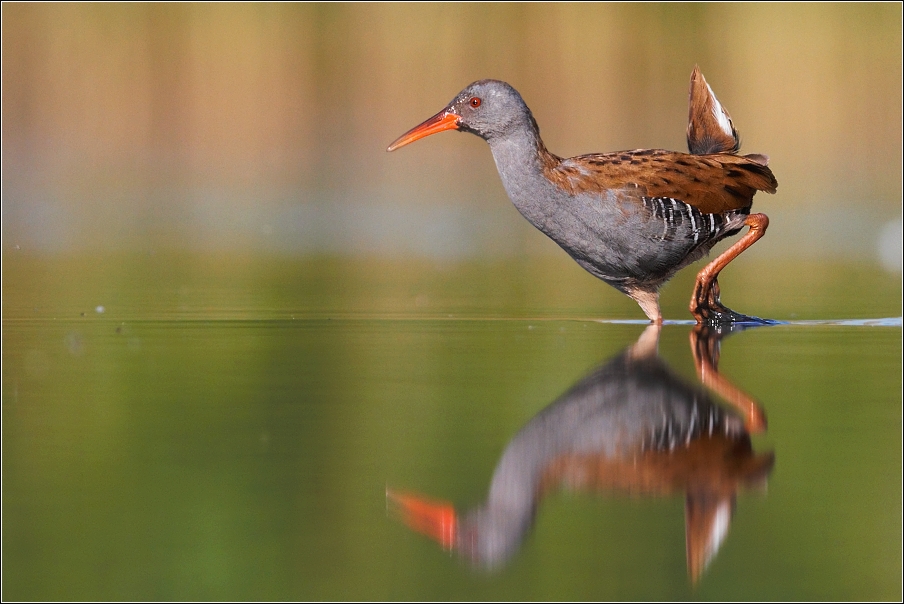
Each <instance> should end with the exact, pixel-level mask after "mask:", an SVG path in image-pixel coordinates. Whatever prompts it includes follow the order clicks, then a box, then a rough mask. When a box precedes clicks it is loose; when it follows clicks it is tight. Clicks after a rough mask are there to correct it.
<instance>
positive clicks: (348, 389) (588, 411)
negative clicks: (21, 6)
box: [2, 252, 902, 600]
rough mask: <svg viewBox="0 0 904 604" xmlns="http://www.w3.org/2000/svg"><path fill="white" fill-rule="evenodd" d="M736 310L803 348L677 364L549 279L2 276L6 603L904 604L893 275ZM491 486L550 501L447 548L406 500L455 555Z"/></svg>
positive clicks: (599, 304) (279, 267)
mask: <svg viewBox="0 0 904 604" xmlns="http://www.w3.org/2000/svg"><path fill="white" fill-rule="evenodd" d="M739 265H741V266H747V265H743V263H740V262H739ZM816 269H819V270H816ZM692 277H693V275H682V276H680V277H679V278H678V279H677V280H676V282H675V283H673V284H670V285H669V286H668V287H667V289H666V291H665V293H664V310H665V314H666V317H667V318H671V319H681V320H685V319H688V318H689V317H688V315H687V311H686V297H687V296H686V294H687V293H688V292H690V285H689V284H690V281H689V279H692ZM722 286H723V292H724V298H725V300H726V302H727V303H728V304H729V305H731V306H733V307H736V308H737V310H740V311H743V312H749V313H753V314H758V315H761V316H770V317H774V318H777V319H783V320H791V321H793V322H792V323H790V324H786V325H780V326H775V327H763V328H757V329H753V330H747V331H743V332H740V333H734V334H731V335H730V336H728V337H726V338H724V339H722V340H721V342H720V343H719V342H716V341H715V340H710V341H709V342H707V341H706V340H702V339H701V338H700V336H699V335H695V333H694V332H693V331H692V329H691V326H690V325H688V324H684V323H679V324H667V325H665V326H664V327H663V329H662V330H661V332H660V333H659V334H658V353H657V352H656V349H655V346H650V345H649V344H650V339H649V335H650V333H649V332H646V335H644V334H645V324H644V323H643V322H642V321H640V319H641V318H642V315H641V314H640V311H639V310H638V309H637V308H636V307H635V306H633V303H631V302H630V301H629V300H626V299H622V297H621V296H620V295H619V294H617V293H616V292H614V291H612V290H611V288H607V287H606V286H604V285H603V284H601V283H599V282H597V281H595V280H593V279H592V278H590V277H587V276H586V275H584V274H583V272H582V271H580V269H579V268H577V267H571V266H570V264H569V265H565V264H564V263H556V262H554V261H547V260H542V259H541V260H537V261H529V260H524V261H509V262H504V263H499V264H493V265H481V264H479V263H470V264H469V263H457V264H442V263H435V264H430V263H421V264H419V263H416V262H404V261H385V262H376V261H367V262H364V261H352V260H336V259H332V260H331V259H323V260H305V261H297V262H296V261H287V260H279V259H273V258H259V257H256V258H218V257H192V256H174V257H163V256H158V255H146V256H141V257H121V258H120V257H116V258H110V257H96V258H69V259H66V260H63V259H55V258H35V257H29V256H27V255H24V254H19V253H16V252H11V253H7V254H5V255H4V272H3V390H2V395H3V556H4V564H3V597H4V598H6V599H58V600H63V599H95V600H103V599H130V598H135V599H162V600H182V599H212V600H216V599H230V598H237V599H268V600H282V599H303V600H312V599H356V598H364V599H405V600H418V599H478V598H492V599H514V600H522V599H524V600H530V599H546V598H550V599H628V600H645V599H660V598H661V599H696V598H699V599H729V600H756V599H760V598H762V599H809V598H813V599H830V600H846V599H870V598H878V599H891V600H894V599H897V598H900V597H901V595H902V594H901V567H902V559H901V544H902V541H901V534H902V524H901V510H902V481H901V474H902V449H901V440H902V397H901V393H902V330H901V320H900V308H901V282H900V275H894V274H887V273H883V272H881V271H878V270H876V269H873V268H870V267H863V266H855V265H852V266H846V265H833V266H817V267H815V268H814V266H803V267H796V268H787V269H785V270H783V271H770V272H769V274H751V273H749V272H748V273H746V274H745V273H744V271H735V273H734V274H726V275H725V277H724V279H723V281H722ZM600 317H603V318H606V319H613V320H614V321H606V322H601V321H597V320H594V319H598V318H600ZM889 317H891V320H885V321H868V319H887V318H889ZM839 319H854V320H859V321H854V322H848V323H839V322H837V321H833V320H839ZM820 320H822V321H829V322H826V323H818V322H817V321H820ZM864 320H867V321H864ZM653 335H654V336H655V335H656V334H653ZM643 337H646V338H647V339H646V340H644V339H643ZM695 338H696V343H697V344H698V345H697V346H693V345H692V344H693V343H694V342H695ZM653 343H654V344H655V337H654V338H653ZM707 343H708V344H709V345H710V346H711V347H712V349H713V350H715V349H716V348H718V347H719V346H720V347H721V348H720V352H721V354H720V355H719V356H718V358H717V359H716V358H713V357H712V356H709V357H707V355H706V354H705V351H707V350H710V348H708V347H707V346H706V344H707ZM695 355H696V357H695ZM701 362H702V363H703V364H704V365H706V364H707V363H710V364H711V365H715V364H717V365H718V367H717V370H718V373H717V374H716V375H718V376H720V378H721V379H723V380H724V381H723V383H724V384H729V385H730V386H728V387H727V388H729V390H724V389H723V391H722V394H723V396H722V397H720V396H717V395H715V394H712V393H711V392H708V391H707V390H706V389H704V387H703V386H702V385H701V384H700V381H699V379H698V371H697V368H696V366H695V363H697V364H698V365H699V364H700V363H701ZM711 365H706V367H707V371H708V372H709V373H708V375H710V376H711V375H713V373H714V371H715V370H716V368H715V367H713V366H711ZM726 392H728V393H729V394H726ZM731 393H734V395H731ZM731 396H735V398H736V400H745V401H749V402H750V401H756V402H757V404H759V405H760V406H761V407H759V408H760V409H762V411H764V413H765V415H766V417H767V418H768V428H766V429H765V430H762V431H759V432H757V431H756V430H754V429H751V426H750V424H749V422H748V424H747V425H745V424H744V422H743V419H744V414H742V413H739V412H738V411H737V410H736V409H735V407H733V406H732V405H731V404H729V403H728V402H726V399H727V398H731ZM751 404H753V403H752V402H751ZM651 405H652V407H650V406H651ZM648 407H650V408H653V409H654V411H650V410H649V408H648ZM541 412H542V413H541ZM538 414H540V415H539V416H538ZM665 416H667V417H666V419H665V420H663V417H665ZM691 416H693V417H694V418H695V419H693V420H689V419H688V418H689V417H691ZM703 417H712V418H716V419H715V420H713V421H715V424H713V425H715V426H716V427H717V429H716V430H715V432H716V436H713V437H710V436H709V435H708V428H707V426H706V424H705V422H704V423H699V422H700V421H701V418H703ZM569 422H570V423H569ZM657 422H658V423H657ZM663 422H665V423H663ZM688 422H691V423H692V424H693V425H694V426H696V428H688ZM693 422H698V423H695V424H694V423H693ZM700 426H702V428H701V427H700ZM726 426H727V427H726ZM632 430H633V431H634V432H637V433H638V434H642V435H643V437H644V438H645V439H646V443H648V442H649V439H650V438H654V440H655V439H659V440H660V441H662V442H668V440H669V439H670V438H671V439H672V440H676V442H677V444H675V445H674V446H673V448H672V449H671V451H669V449H668V446H666V448H665V451H666V452H662V451H651V448H650V445H649V444H644V445H643V446H642V447H641V446H639V445H638V446H635V445H634V444H632V443H633V440H632V438H633V436H632V434H634V432H632ZM720 430H721V434H722V436H719V433H720ZM579 435H582V436H579ZM580 439H583V440H581V442H577V441H578V440H580ZM720 439H721V440H720ZM656 447H659V448H660V449H661V443H660V445H656ZM654 448H655V447H654ZM513 459H514V461H512V460H513ZM512 468H514V470H512ZM503 475H504V476H503ZM499 476H503V478H498V477H499ZM506 476H515V478H511V477H509V478H506ZM494 477H495V478H494ZM531 481H533V482H531ZM491 484H492V485H493V487H492V489H495V490H494V491H493V492H495V493H499V492H501V493H503V495H504V497H503V499H504V498H505V497H510V498H511V499H515V498H516V495H514V491H517V490H518V489H520V490H521V491H524V492H525V493H527V497H526V499H524V500H523V501H522V500H519V501H518V502H516V504H513V505H511V506H509V508H508V510H507V511H503V512H500V513H498V514H495V512H494V514H495V516H494V517H493V518H491V519H490V520H491V521H490V522H489V523H484V524H482V525H480V527H479V531H476V532H473V533H471V537H470V541H469V542H468V543H470V544H471V545H470V546H468V545H467V543H465V542H464V541H461V540H459V541H455V540H453V541H450V542H449V545H452V546H453V547H452V549H451V551H450V550H449V549H448V548H444V547H442V546H441V545H440V544H439V543H436V542H435V541H434V540H433V539H432V538H431V537H429V536H428V535H425V534H424V533H430V532H436V530H435V527H436V526H437V525H436V524H435V523H434V524H431V522H432V520H425V518H426V516H420V517H419V516H418V515H417V510H414V511H413V508H406V507H405V506H404V505H401V504H400V503H399V501H397V500H387V496H386V493H387V490H388V489H389V490H392V491H393V492H395V493H404V494H407V495H409V496H411V495H413V494H417V496H418V497H421V498H423V500H430V502H431V503H432V505H434V506H435V507H434V508H430V509H433V510H442V514H445V516H443V517H444V518H447V519H448V518H452V517H453V515H455V516H456V517H457V522H458V525H457V526H458V529H459V530H460V531H462V532H463V531H464V529H466V528H467V527H468V526H469V525H468V522H469V520H468V519H469V518H474V517H475V516H474V513H473V512H474V510H483V511H486V509H487V507H483V506H484V505H485V502H486V500H487V498H488V493H490V491H491V490H492V489H491ZM499 485H502V486H501V487H500V486H499ZM491 499H492V497H491ZM524 502H526V503H524ZM521 504H524V505H527V506H528V508H529V509H528V513H527V514H526V515H524V516H523V518H521V519H520V520H518V521H517V522H514V524H517V525H518V526H517V527H516V528H515V529H512V528H510V527H508V524H512V521H511V519H512V518H514V514H515V511H514V508H516V507H518V505H521ZM503 507H505V506H503ZM686 507H687V509H686ZM418 509H419V510H420V511H421V512H423V508H418ZM453 509H454V511H453ZM732 510H733V513H732ZM509 511H510V512H511V514H508V512H509ZM489 515H491V514H484V516H489ZM436 517H437V516H431V517H430V518H433V519H435V518H436ZM418 522H420V524H418ZM409 525H417V526H416V529H418V530H414V529H412V528H411V527H410V526H409ZM492 531H496V532H497V533H498V535H499V536H498V539H499V542H502V541H505V543H506V546H505V549H506V551H505V552H504V555H496V556H490V555H489V554H486V555H483V556H480V555H478V554H477V553H476V552H477V549H479V548H475V547H474V544H478V545H479V544H480V543H482V542H480V539H481V538H482V537H481V535H487V534H490V533H491V532H492ZM477 533H479V535H478V536H474V535H475V534H477ZM686 533H688V534H689V535H690V536H689V537H688V536H687V535H686ZM689 544H690V545H689ZM695 557H696V558H695ZM689 558H692V559H696V560H698V562H694V563H692V562H691V561H689ZM707 558H708V559H709V563H708V565H707V564H705V560H706V559H707ZM699 560H704V562H699ZM695 565H696V566H695ZM692 566H695V568H696V569H695V570H694V569H691V568H690V567H692ZM694 575H697V576H696V578H695V577H694Z"/></svg>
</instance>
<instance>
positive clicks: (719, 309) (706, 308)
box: [690, 279, 779, 333]
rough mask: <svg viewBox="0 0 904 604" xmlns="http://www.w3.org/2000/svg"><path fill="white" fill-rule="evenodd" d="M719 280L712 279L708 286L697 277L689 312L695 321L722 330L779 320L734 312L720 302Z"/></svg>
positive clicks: (766, 323) (769, 323)
mask: <svg viewBox="0 0 904 604" xmlns="http://www.w3.org/2000/svg"><path fill="white" fill-rule="evenodd" d="M719 294H720V291H719V281H718V279H713V280H712V281H711V282H710V284H709V287H706V285H705V283H703V282H701V281H700V280H699V279H698V280H697V283H696V284H695V285H694V295H693V296H692V297H691V306H690V311H691V314H692V315H694V318H695V319H697V323H699V324H702V325H707V326H710V327H713V328H715V329H716V330H717V331H718V332H720V333H721V332H722V331H723V330H724V329H725V328H729V331H731V328H732V327H733V326H735V325H737V326H742V325H746V326H753V325H776V324H778V323H779V322H778V321H774V320H772V319H761V318H759V317H751V316H750V315H745V314H741V313H739V312H735V311H733V310H731V309H730V308H728V307H727V306H725V305H724V304H722V301H721V300H720V299H719Z"/></svg>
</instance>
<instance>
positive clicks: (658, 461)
mask: <svg viewBox="0 0 904 604" xmlns="http://www.w3.org/2000/svg"><path fill="white" fill-rule="evenodd" d="M698 328H704V329H705V327H704V326H698ZM661 329H662V327H661V326H659V325H656V324H652V325H649V326H647V328H646V329H645V330H644V332H643V333H642V334H641V336H640V338H639V339H638V341H637V342H636V343H635V344H633V345H632V346H630V347H628V348H627V349H626V350H625V351H623V352H622V353H621V354H618V355H616V356H615V357H614V358H612V359H610V360H608V361H607V362H604V363H603V364H601V365H600V366H599V367H598V368H597V369H595V370H593V371H592V372H591V373H590V374H589V375H588V376H586V377H585V378H583V379H582V380H580V381H579V382H578V383H576V384H575V385H573V386H572V387H571V388H570V389H568V391H567V392H565V393H564V394H562V395H561V396H560V397H559V398H558V399H556V400H555V401H553V402H552V403H550V404H549V406H547V407H546V408H545V409H543V410H542V411H540V412H539V413H538V414H537V415H536V416H534V417H533V419H531V420H530V421H528V422H527V424H525V425H524V427H522V428H521V430H519V431H518V433H517V434H516V435H515V436H514V437H513V438H512V439H511V441H510V442H509V443H508V445H507V446H506V448H505V450H504V451H503V452H502V454H501V456H500V458H499V461H498V463H497V465H496V468H495V470H494V471H493V476H492V478H491V480H490V485H489V490H488V493H487V497H486V499H485V500H484V501H483V502H482V503H480V504H478V505H476V506H474V507H472V508H470V509H468V510H466V511H464V512H458V511H456V509H455V507H454V506H453V505H452V504H451V503H449V502H445V501H442V500H435V499H428V498H426V497H424V496H422V495H420V494H417V493H413V492H403V491H399V490H395V489H387V502H388V504H391V506H392V507H391V509H393V510H395V511H396V512H397V514H398V516H399V517H400V519H401V520H402V521H403V522H405V523H406V524H407V525H408V526H409V527H411V528H412V529H414V530H416V531H418V532H420V533H422V534H425V535H427V536H428V537H431V538H433V539H435V540H436V541H438V542H439V543H440V544H441V545H442V546H443V547H444V548H445V549H447V550H452V551H456V552H457V553H459V554H460V555H461V556H463V557H464V558H466V559H468V560H469V561H470V562H471V563H473V564H474V565H475V566H476V567H478V568H483V569H486V570H493V569H496V568H499V567H501V566H503V565H504V564H506V563H507V562H508V561H509V560H510V559H511V558H512V557H513V556H514V554H515V553H516V552H517V551H518V550H519V549H520V547H521V543H522V542H523V540H524V537H525V536H526V534H527V533H528V532H529V531H530V530H531V528H532V526H533V525H534V523H535V521H536V516H537V512H538V509H539V508H540V507H541V503H542V501H543V500H544V499H545V497H546V496H548V495H550V494H551V493H555V492H557V491H560V490H565V491H569V492H573V493H600V494H604V495H605V494H609V495H611V494H628V495H631V496H634V497H662V496H673V495H684V498H685V536H686V548H687V569H688V574H689V575H690V578H691V579H692V581H694V582H695V583H696V582H697V581H698V579H699V578H700V576H701V575H702V573H703V571H704V570H705V568H706V567H707V565H708V564H709V563H710V562H711V561H712V560H713V559H714V557H715V556H716V553H717V552H718V550H719V547H720V545H721V544H722V542H723V541H724V539H725V537H726V535H727V533H728V529H729V525H730V523H731V517H732V514H733V513H734V510H735V501H736V497H737V493H738V491H740V490H741V489H742V488H746V487H754V488H756V487H763V486H765V484H766V480H767V478H768V476H769V474H770V473H771V471H772V467H773V465H774V461H775V455H774V453H773V452H771V451H770V452H765V453H757V452H755V451H754V449H753V446H752V444H751V438H750V435H751V434H754V433H760V432H763V431H765V422H764V417H765V411H764V410H763V409H762V407H760V406H759V405H758V404H754V405H753V406H746V405H737V404H735V403H731V405H730V407H728V408H725V407H722V406H721V405H720V404H718V403H717V402H716V401H715V400H714V399H713V398H712V397H711V396H710V395H709V394H708V393H707V392H706V391H705V390H702V389H701V388H700V387H699V386H696V385H693V384H690V383H687V382H686V381H685V380H684V379H683V378H681V377H679V376H678V375H677V374H676V373H675V372H674V371H673V370H672V369H671V368H670V367H669V366H668V364H667V363H666V362H665V361H664V360H663V359H662V357H660V356H659V353H658V350H657V348H658V342H659V335H660V331H661ZM695 334H696V338H698V339H699V342H698V340H697V339H695V338H691V344H692V348H691V349H692V352H693V354H694V357H695V360H696V361H697V362H698V364H699V363H702V364H705V365H707V366H708V367H709V368H710V371H712V372H715V371H716V369H715V363H716V362H717V359H715V358H714V357H712V356H710V355H712V353H713V351H714V350H715V349H716V348H717V347H718V342H719V341H720V340H721V338H722V335H723V334H722V333H719V332H705V331H697V330H695ZM701 342H702V343H703V344H702V345H698V344H700V343H701ZM700 355H702V358H698V357H699V356H700ZM730 411H737V412H740V416H738V415H736V414H734V413H732V412H730Z"/></svg>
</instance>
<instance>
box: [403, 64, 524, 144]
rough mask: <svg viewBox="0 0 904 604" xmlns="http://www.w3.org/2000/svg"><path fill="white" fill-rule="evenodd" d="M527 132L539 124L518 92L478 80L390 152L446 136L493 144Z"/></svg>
mask: <svg viewBox="0 0 904 604" xmlns="http://www.w3.org/2000/svg"><path fill="white" fill-rule="evenodd" d="M525 129H528V130H533V131H535V132H536V131H538V129H537V122H536V121H535V120H534V117H533V115H531V112H530V109H528V108H527V105H526V104H525V103H524V99H522V98H521V95H520V94H518V91H517V90H515V89H514V88H512V87H511V86H510V85H509V84H506V83H505V82H502V81H499V80H478V81H477V82H474V83H473V84H470V85H469V86H467V87H466V88H465V89H464V90H462V91H461V92H459V93H458V94H457V95H456V96H455V98H454V99H452V101H451V102H450V103H449V104H448V105H446V107H445V108H444V109H443V110H442V111H440V112H439V113H437V114H436V115H434V116H433V117H431V118H429V119H427V120H425V121H424V122H423V123H421V124H419V125H417V126H415V127H414V128H412V129H411V130H409V131H408V132H406V133H405V134H403V135H402V136H400V137H399V138H398V139H396V140H395V142H393V143H392V144H391V145H389V147H388V148H387V151H395V150H396V149H398V148H400V147H403V146H405V145H407V144H408V143H413V142H414V141H416V140H418V139H421V138H424V137H425V136H430V135H431V134H436V133H437V132H443V131H445V130H460V131H462V132H471V133H473V134H476V135H477V136H479V137H481V138H483V139H484V140H486V141H488V142H490V143H492V142H493V141H494V140H497V139H500V138H506V137H507V136H510V135H512V134H514V133H517V132H524V130H525Z"/></svg>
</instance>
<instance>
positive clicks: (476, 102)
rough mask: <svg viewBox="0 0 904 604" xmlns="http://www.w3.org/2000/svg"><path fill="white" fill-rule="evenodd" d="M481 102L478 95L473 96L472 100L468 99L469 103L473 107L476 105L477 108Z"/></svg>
mask: <svg viewBox="0 0 904 604" xmlns="http://www.w3.org/2000/svg"><path fill="white" fill-rule="evenodd" d="M480 103H481V101H480V99H479V98H478V97H476V96H473V97H471V100H470V101H468V104H469V105H471V107H474V108H475V109H476V108H477V107H480Z"/></svg>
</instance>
